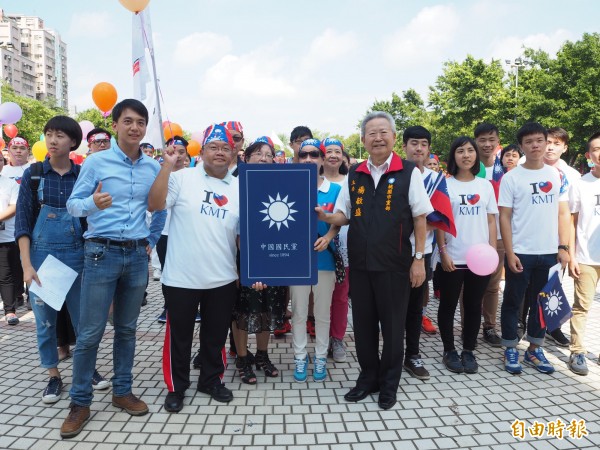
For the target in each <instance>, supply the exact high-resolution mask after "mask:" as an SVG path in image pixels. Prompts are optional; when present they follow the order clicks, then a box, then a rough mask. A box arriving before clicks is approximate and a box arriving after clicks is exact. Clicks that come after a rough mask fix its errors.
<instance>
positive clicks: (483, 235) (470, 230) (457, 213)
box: [446, 177, 498, 264]
mask: <svg viewBox="0 0 600 450" xmlns="http://www.w3.org/2000/svg"><path fill="white" fill-rule="evenodd" d="M446 183H447V185H448V195H449V196H450V203H451V204H452V214H453V215H454V225H455V226H456V237H454V236H452V235H451V234H450V233H446V251H447V252H448V256H450V258H452V261H454V264H466V263H467V259H466V255H467V251H468V250H469V248H470V247H471V246H472V245H475V244H487V243H489V242H490V230H489V227H488V214H498V207H497V206H496V197H495V195H494V188H493V187H492V185H491V184H490V182H489V181H487V180H484V179H483V178H478V177H476V178H475V179H474V180H472V181H459V180H457V179H456V178H454V177H450V178H448V179H447V180H446Z"/></svg>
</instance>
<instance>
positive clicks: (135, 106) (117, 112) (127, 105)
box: [112, 98, 148, 125]
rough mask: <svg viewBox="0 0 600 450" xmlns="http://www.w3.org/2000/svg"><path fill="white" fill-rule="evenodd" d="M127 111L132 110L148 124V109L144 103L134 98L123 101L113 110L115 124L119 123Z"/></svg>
mask: <svg viewBox="0 0 600 450" xmlns="http://www.w3.org/2000/svg"><path fill="white" fill-rule="evenodd" d="M126 109H131V110H132V111H134V112H136V113H138V114H139V115H140V116H142V117H143V118H144V119H146V125H147V124H148V109H147V108H146V107H145V106H144V104H143V103H142V102H140V101H139V100H136V99H134V98H126V99H125V100H121V101H120V102H119V103H117V104H116V105H115V106H114V108H113V110H112V120H113V122H118V121H119V118H120V117H121V115H122V114H123V111H125V110H126Z"/></svg>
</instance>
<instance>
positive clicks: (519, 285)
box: [500, 253, 556, 347]
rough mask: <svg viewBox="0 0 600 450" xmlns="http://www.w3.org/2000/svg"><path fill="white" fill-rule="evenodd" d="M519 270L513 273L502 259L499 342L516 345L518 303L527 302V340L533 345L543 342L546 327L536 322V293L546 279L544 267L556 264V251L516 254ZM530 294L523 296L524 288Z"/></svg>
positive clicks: (537, 320) (537, 319)
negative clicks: (502, 277)
mask: <svg viewBox="0 0 600 450" xmlns="http://www.w3.org/2000/svg"><path fill="white" fill-rule="evenodd" d="M517 257H518V258H519V260H520V261H521V265H522V266H523V271H522V272H520V273H513V272H512V271H511V270H510V269H509V268H508V264H507V262H506V261H507V260H506V259H505V261H504V267H505V274H506V275H505V278H506V284H505V287H504V300H503V301H502V308H501V315H500V325H501V327H502V345H503V346H505V347H516V346H517V344H518V343H519V337H518V336H517V326H518V322H519V310H520V307H521V302H523V301H525V302H527V303H526V305H529V318H528V319H527V340H528V341H529V342H530V343H532V344H535V345H544V337H545V336H546V329H545V328H542V326H541V324H540V311H539V308H538V306H537V296H538V294H539V293H540V291H541V290H542V289H543V287H544V285H545V284H546V283H547V282H548V270H549V269H550V267H552V266H553V265H555V264H556V253H552V254H548V255H520V254H517ZM528 287H529V288H530V292H531V293H532V294H531V295H530V297H529V298H525V299H524V298H523V297H524V296H525V292H526V291H527V288H528Z"/></svg>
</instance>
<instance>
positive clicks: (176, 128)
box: [163, 122, 183, 141]
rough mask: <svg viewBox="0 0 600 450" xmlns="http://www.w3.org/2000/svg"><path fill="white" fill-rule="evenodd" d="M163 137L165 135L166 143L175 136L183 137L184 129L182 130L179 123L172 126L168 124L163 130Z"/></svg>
mask: <svg viewBox="0 0 600 450" xmlns="http://www.w3.org/2000/svg"><path fill="white" fill-rule="evenodd" d="M163 135H164V137H165V140H166V141H168V140H169V139H171V138H172V137H173V136H181V137H183V129H182V128H181V125H179V124H178V123H173V122H171V123H170V124H168V125H167V126H166V127H164V128H163Z"/></svg>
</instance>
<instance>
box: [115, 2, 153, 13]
mask: <svg viewBox="0 0 600 450" xmlns="http://www.w3.org/2000/svg"><path fill="white" fill-rule="evenodd" d="M119 2H120V3H121V5H123V6H124V7H125V8H127V9H128V10H129V11H131V12H133V13H136V14H137V13H139V12H140V11H142V10H143V9H144V8H145V7H146V6H148V3H150V0H119Z"/></svg>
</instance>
